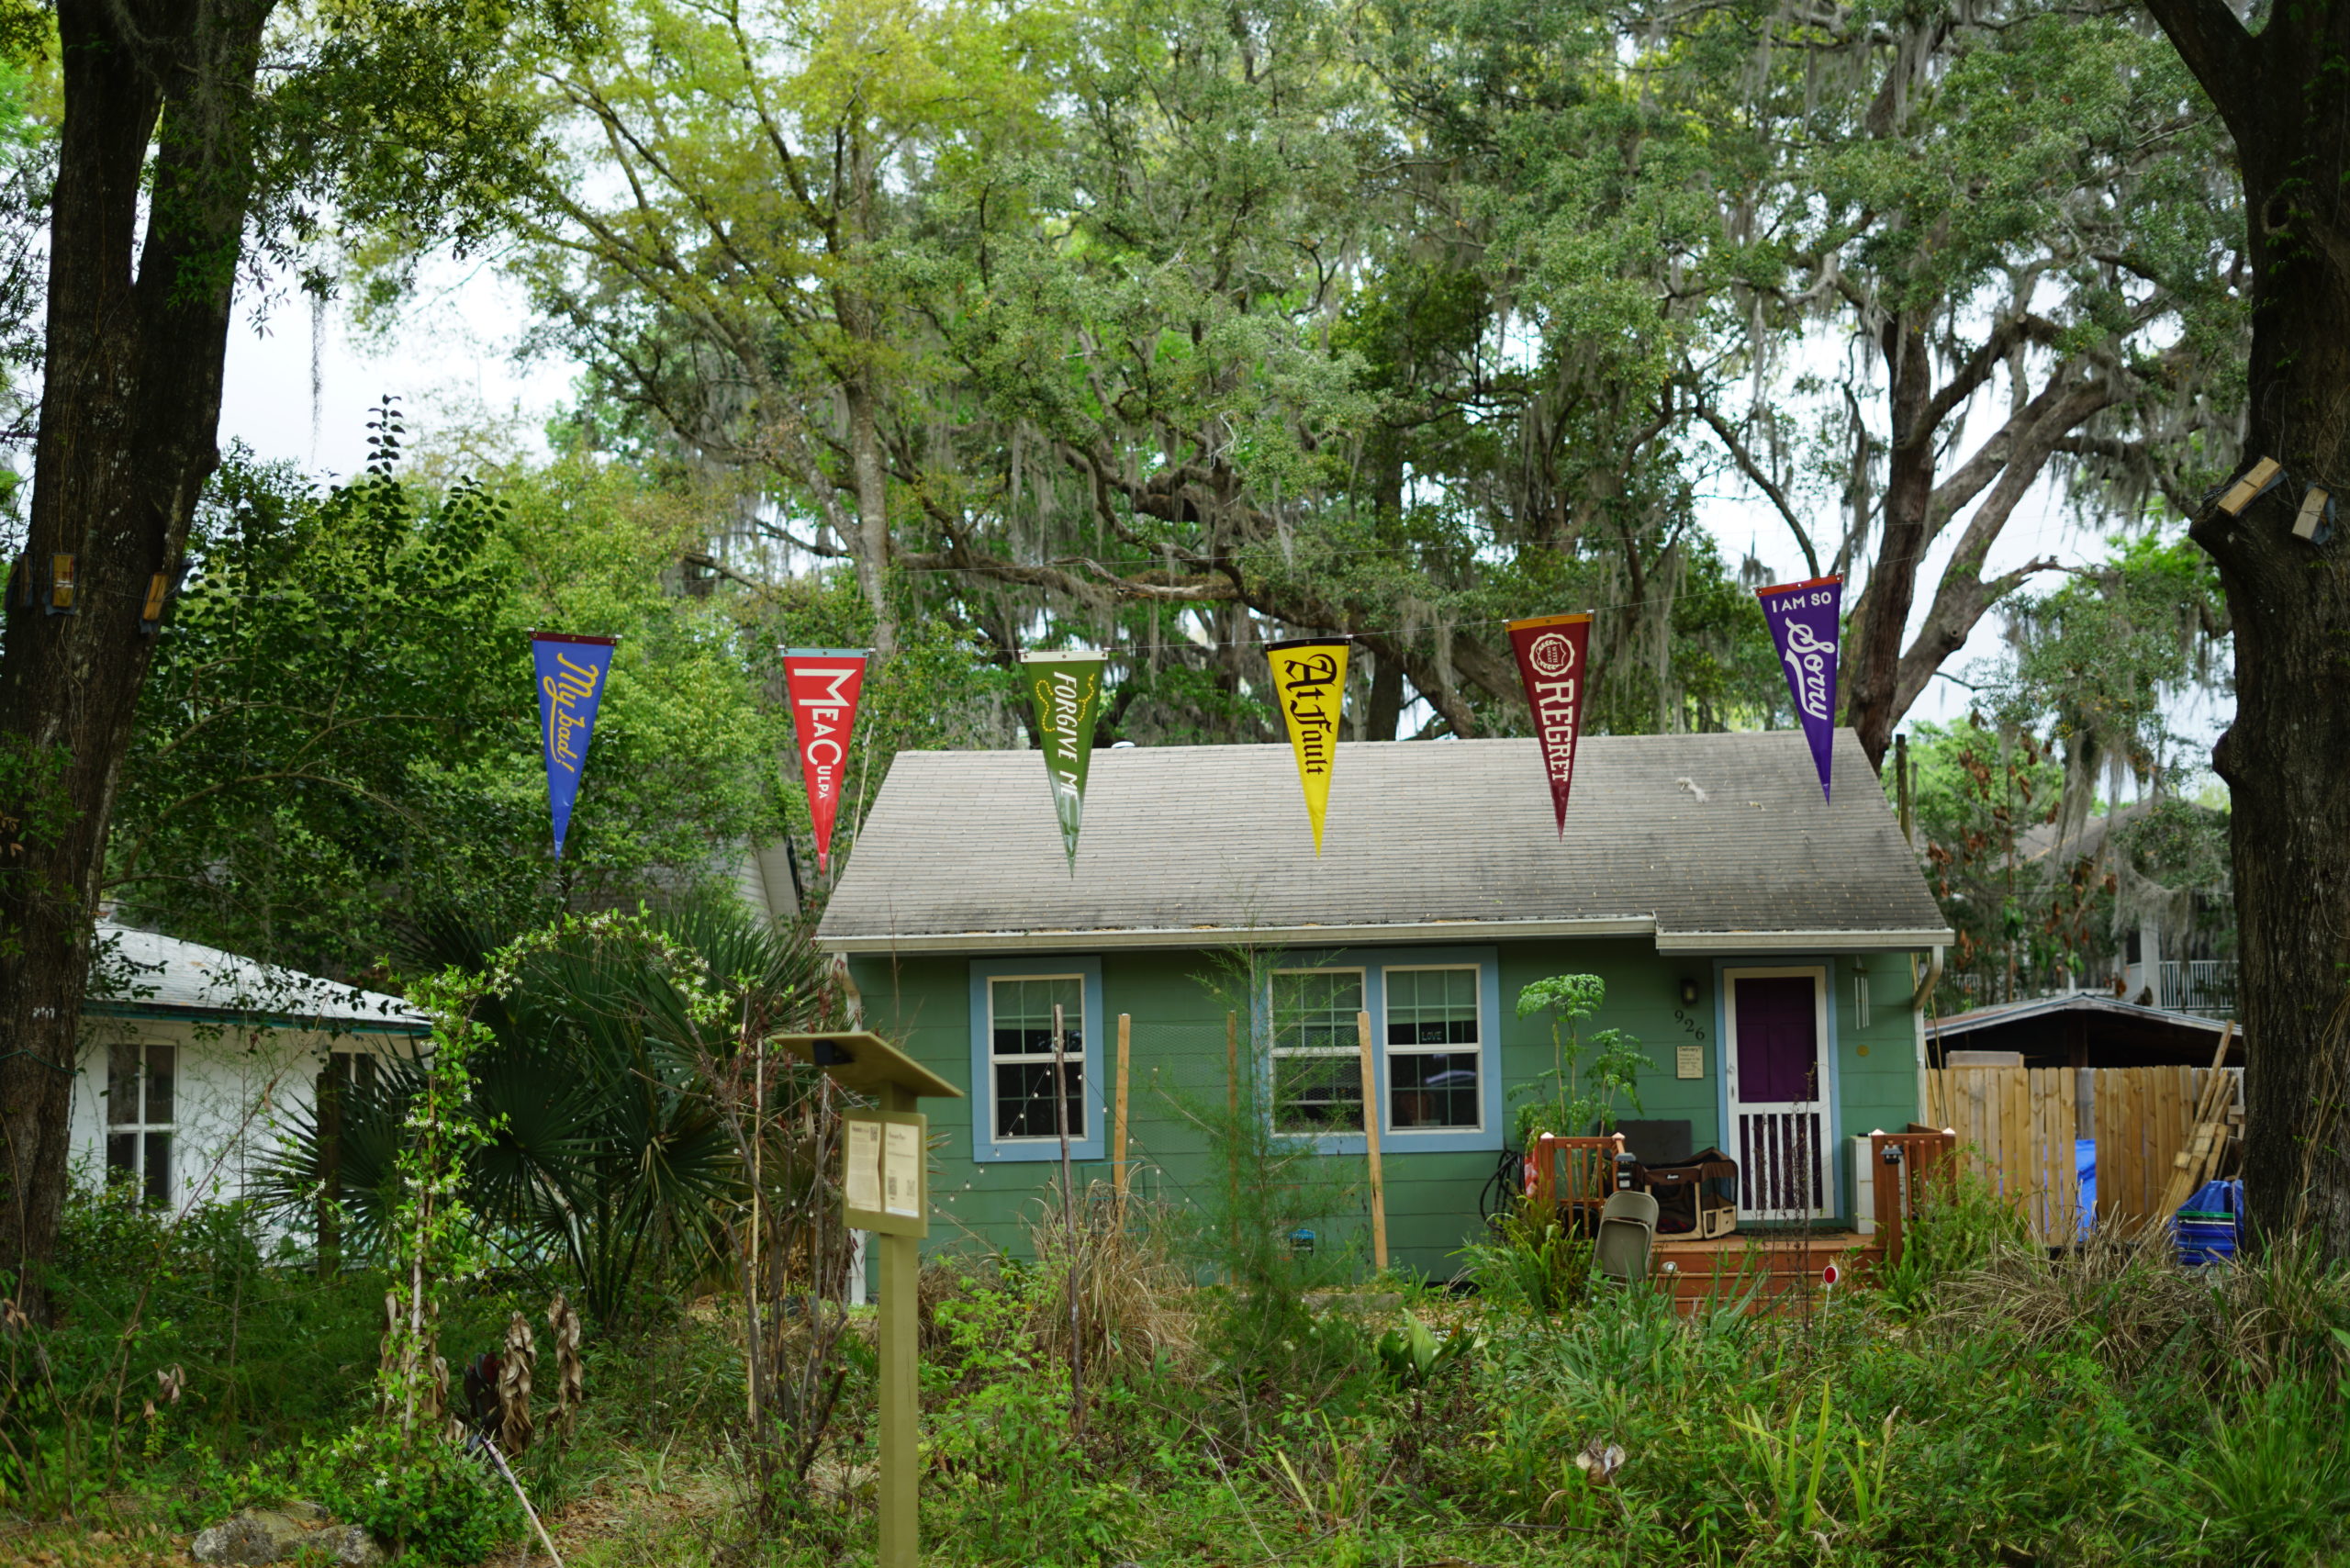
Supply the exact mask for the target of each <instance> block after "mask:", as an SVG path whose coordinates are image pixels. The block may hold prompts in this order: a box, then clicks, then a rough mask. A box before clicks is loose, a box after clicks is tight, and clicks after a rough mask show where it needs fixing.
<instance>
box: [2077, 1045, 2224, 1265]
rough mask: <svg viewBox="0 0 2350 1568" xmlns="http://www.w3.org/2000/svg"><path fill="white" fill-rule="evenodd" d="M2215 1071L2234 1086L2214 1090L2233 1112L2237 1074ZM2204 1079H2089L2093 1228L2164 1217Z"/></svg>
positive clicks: (2172, 1070)
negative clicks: (2092, 1086)
mask: <svg viewBox="0 0 2350 1568" xmlns="http://www.w3.org/2000/svg"><path fill="white" fill-rule="evenodd" d="M2220 1071H2221V1072H2223V1073H2225V1074H2227V1075H2228V1077H2229V1078H2231V1079H2232V1080H2233V1082H2232V1083H2229V1084H2227V1085H2224V1086H2222V1088H2221V1091H2220V1093H2221V1103H2223V1104H2225V1105H2228V1106H2229V1107H2231V1109H2233V1108H2235V1107H2239V1106H2241V1103H2242V1097H2243V1094H2244V1074H2243V1071H2242V1070H2240V1069H2237V1068H2232V1067H2223V1068H2221V1069H2220ZM2210 1076H2211V1070H2210V1069H2209V1068H2200V1067H2129V1068H2110V1069H2108V1070H2105V1071H2102V1072H2099V1073H2098V1074H2097V1075H2096V1077H2097V1110H2096V1123H2097V1222H2098V1225H2099V1226H2103V1227H2106V1228H2109V1229H2112V1228H2119V1229H2125V1230H2126V1229H2132V1228H2135V1227H2137V1226H2143V1224H2144V1223H2145V1222H2146V1221H2147V1220H2149V1219H2153V1218H2155V1217H2157V1216H2161V1215H2164V1211H2165V1198H2166V1196H2167V1194H2166V1193H2165V1189H2166V1188H2170V1187H2171V1186H2172V1180H2173V1177H2174V1176H2175V1175H2177V1170H2178V1165H2177V1160H2178V1156H2179V1154H2180V1153H2181V1152H2182V1151H2183V1150H2185V1149H2186V1148H2188V1145H2189V1144H2190V1142H2191V1141H2192V1140H2193V1138H2194V1136H2195V1108H2196V1106H2197V1105H2199V1103H2201V1101H2202V1094H2203V1087H2204V1084H2205V1082H2206V1081H2208V1080H2209V1079H2210ZM2180 1195H2181V1196H2182V1197H2184V1196H2185V1194H2183V1193H2182V1194H2180Z"/></svg>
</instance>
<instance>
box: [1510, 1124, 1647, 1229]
mask: <svg viewBox="0 0 2350 1568" xmlns="http://www.w3.org/2000/svg"><path fill="white" fill-rule="evenodd" d="M1623 1152H1624V1135H1623V1134H1622V1133H1609V1134H1608V1135H1607V1136H1606V1137H1555V1136H1553V1135H1552V1134H1550V1133H1544V1134H1542V1135H1541V1136H1540V1137H1537V1138H1536V1139H1535V1140H1534V1148H1533V1149H1532V1150H1531V1151H1529V1152H1528V1154H1527V1162H1528V1163H1529V1164H1530V1165H1532V1166H1533V1168H1534V1169H1533V1173H1532V1174H1533V1180H1532V1182H1530V1183H1529V1191H1530V1192H1531V1194H1532V1196H1533V1199H1534V1203H1535V1205H1536V1207H1537V1208H1538V1209H1539V1210H1540V1211H1541V1212H1543V1213H1545V1214H1550V1213H1555V1212H1561V1211H1564V1212H1563V1213H1562V1214H1561V1217H1563V1218H1565V1219H1566V1220H1568V1222H1569V1224H1570V1225H1571V1226H1572V1225H1573V1224H1574V1223H1576V1222H1580V1223H1582V1224H1583V1226H1584V1227H1585V1228H1596V1227H1597V1226H1598V1224H1599V1208H1600V1205H1601V1204H1605V1203H1606V1201H1607V1194H1609V1193H1613V1192H1614V1191H1615V1190H1616V1157H1617V1155H1619V1154H1621V1153H1623Z"/></svg>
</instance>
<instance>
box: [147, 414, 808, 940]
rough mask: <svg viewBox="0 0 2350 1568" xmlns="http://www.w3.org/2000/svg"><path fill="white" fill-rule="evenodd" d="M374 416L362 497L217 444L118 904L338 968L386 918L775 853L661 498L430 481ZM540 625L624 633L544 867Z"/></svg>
mask: <svg viewBox="0 0 2350 1568" xmlns="http://www.w3.org/2000/svg"><path fill="white" fill-rule="evenodd" d="M376 427H377V428H376V433H375V435H374V436H373V437H372V438H371V441H372V443H373V445H374V449H375V450H374V455H373V458H372V459H371V462H370V465H369V467H368V469H367V471H366V473H365V474H364V475H363V476H361V477H359V478H358V479H356V480H354V481H353V482H352V483H351V484H349V485H345V486H342V487H337V488H334V489H331V490H329V491H326V492H325V493H323V494H320V493H318V492H316V491H314V490H312V489H311V488H310V487H308V485H307V484H306V483H304V482H303V481H301V480H300V479H298V478H297V476H294V475H293V474H292V473H291V472H290V471H289V470H287V469H285V468H283V467H267V466H263V465H256V464H254V463H252V462H251V461H250V460H249V459H245V458H242V457H240V456H237V455H234V454H232V456H231V458H230V460H229V462H228V463H227V464H225V465H223V467H222V469H221V471H220V473H219V475H218V476H217V477H216V479H215V481H214V483H213V486H212V487H211V489H210V490H209V491H208V492H207V502H206V505H205V508H204V510H202V512H201V514H200V516H199V519H198V539H197V543H196V546H195V550H194V554H195V560H196V566H195V575H194V577H193V578H192V580H191V581H190V583H189V585H188V586H187V588H185V591H184V592H183V593H182V594H181V596H180V598H179V600H178V602H177V604H176V606H175V607H174V609H173V611H172V614H171V616H170V618H169V620H168V621H167V622H166V624H165V626H164V629H163V633H162V637H161V640H160V642H159V644H158V646H157V649H156V655H155V663H154V667H153V671H152V673H151V676H150V678H149V679H148V681H147V683H146V686H145V688H144V689H143V692H142V695H141V699H140V703H141V706H140V723H139V728H138V731H137V734H136V736H135V738H134V742H133V745H132V750H131V753H130V756H129V759H128V761H127V762H126V763H125V766H124V785H123V792H122V797H121V801H120V803H119V805H118V807H117V813H116V829H115V833H114V837H113V849H112V859H111V863H110V868H109V871H110V877H111V879H112V882H113V886H114V887H115V889H116V890H117V897H118V898H119V899H120V900H121V902H122V904H123V906H124V911H125V913H126V914H127V915H129V917H131V918H133V919H140V920H147V921H151V922H154V923H157V924H162V925H164V926H165V927H167V928H168V929H171V930H172V931H173V932H174V933H175V934H178V935H185V936H189V937H194V938H197V939H200V940H204V941H208V942H212V943H215V944H217V945H218V946H224V947H227V948H229V949H230V950H232V951H239V952H244V953H250V954H252V955H254V956H257V957H261V958H274V959H278V960H281V961H285V962H289V963H292V964H294V965H296V966H297V967H301V968H306V969H310V970H312V971H323V972H327V973H331V974H338V975H341V974H350V973H353V972H355V971H363V970H365V969H368V968H370V967H371V966H373V965H374V964H375V963H376V962H378V961H379V960H380V959H381V958H383V957H384V955H385V954H386V952H388V951H389V950H390V949H391V948H393V947H394V946H396V945H397V934H398V933H397V928H398V925H399V924H400V920H399V914H398V911H399V909H400V908H401V907H402V906H403V905H407V906H410V907H413V906H415V905H418V904H438V905H445V906H451V907H454V908H456V909H459V910H462V911H464V912H465V913H466V915H467V916H468V917H469V918H472V919H475V920H478V921H484V922H488V923H492V924H508V925H510V926H520V925H523V924H531V923H532V922H534V921H536V920H539V919H543V918H544V917H545V916H546V915H547V914H548V913H552V912H554V911H557V910H560V909H562V908H564V907H566V905H576V904H581V903H589V902H599V901H615V902H618V901H624V900H627V899H632V898H633V897H635V896H638V895H642V894H644V893H649V892H653V891H655V890H656V888H658V889H661V890H666V891H672V892H674V891H676V890H678V889H679V888H680V886H683V887H684V888H687V889H690V888H691V887H693V886H694V885H696V884H697V883H707V882H714V881H716V880H718V879H719V877H720V874H721V870H722V866H721V862H722V859H723V857H726V856H727V855H729V854H740V853H742V852H743V851H744V849H745V848H747V847H748V846H750V845H752V844H755V843H758V842H762V841H767V842H771V841H772V840H773V838H774V836H775V835H776V834H778V833H779V832H780V830H781V822H780V818H779V812H778V806H777V800H776V793H775V786H774V781H773V780H774V775H773V771H772V769H773V767H774V762H773V758H774V757H775V756H776V755H777V753H778V751H780V750H782V749H783V746H782V744H781V741H780V736H779V732H778V716H777V715H775V714H773V713H770V712H767V711H763V710H762V708H761V707H760V705H759V702H758V700H757V696H756V691H755V685H754V677H753V676H752V674H751V673H750V672H749V671H747V670H746V669H745V668H744V661H743V659H742V658H741V656H740V652H739V644H738V642H737V639H736V635H735V633H734V630H733V624H732V622H729V621H727V620H726V619H725V618H724V617H723V616H721V615H719V614H717V613H715V612H713V611H712V610H710V609H709V607H707V606H705V605H703V604H701V603H699V601H695V600H690V599H678V598H676V597H674V596H671V595H669V594H667V593H666V592H665V591H664V589H663V588H662V586H661V582H660V576H659V574H660V567H661V565H662V564H663V561H664V559H665V553H666V552H672V551H674V549H675V546H674V543H669V541H668V536H667V531H668V529H669V528H670V527H671V526H672V522H671V521H670V520H669V519H668V518H667V517H666V510H665V506H664V503H663V500H662V498H661V497H660V496H659V495H658V494H657V493H653V492H650V491H648V490H647V489H646V488H644V487H639V486H634V485H632V483H631V482H630V481H629V480H628V478H627V476H625V475H624V474H621V473H615V472H613V471H610V470H604V471H600V472H599V471H595V470H592V469H589V468H588V467H586V466H585V465H556V466H554V467H553V468H550V469H548V470H546V471H544V472H543V473H538V474H525V475H520V476H504V477H498V478H495V479H493V480H491V481H488V482H484V483H476V482H474V481H472V480H465V479H461V480H458V481H456V482H454V483H453V484H450V485H448V486H446V487H442V488H439V489H435V488H432V487H429V486H428V485H426V484H424V483H422V482H420V480H419V479H417V478H416V477H414V476H409V475H406V474H404V473H403V472H402V470H401V468H400V466H399V465H400V463H401V461H402V452H401V448H400V444H399V432H398V422H397V417H396V416H394V415H392V414H390V413H389V412H386V414H384V415H383V416H382V417H381V418H379V420H377V421H376ZM669 558H674V557H673V556H671V557H669ZM537 626H557V627H563V628H565V629H569V630H592V631H598V632H606V633H618V634H621V636H622V639H623V640H622V644H621V653H620V655H619V657H618V658H617V659H616V661H615V665H614V668H613V673H612V678H611V682H610V688H609V689H608V691H607V693H606V697H605V700H604V702H603V705H602V709H601V711H600V713H599V719H598V723H597V729H596V736H595V741H594V747H593V755H592V756H591V757H590V759H589V765H588V770H587V774H586V778H585V780H584V782H583V786H582V789H581V792H580V797H579V802H578V806H577V810H576V814H575V816H574V818H573V823H572V828H571V833H570V835H569V837H568V839H567V841H566V845H565V856H564V858H563V860H562V861H561V862H559V863H557V862H553V861H551V859H550V857H549V856H548V853H547V848H546V846H547V841H548V840H547V834H548V826H547V817H546V785H545V780H544V774H543V764H542V761H541V758H540V748H539V741H538V708H537V701H538V700H537V696H536V693H535V688H534V686H533V684H532V675H531V664H530V655H529V643H528V633H529V632H530V631H531V629H532V628H533V627H537Z"/></svg>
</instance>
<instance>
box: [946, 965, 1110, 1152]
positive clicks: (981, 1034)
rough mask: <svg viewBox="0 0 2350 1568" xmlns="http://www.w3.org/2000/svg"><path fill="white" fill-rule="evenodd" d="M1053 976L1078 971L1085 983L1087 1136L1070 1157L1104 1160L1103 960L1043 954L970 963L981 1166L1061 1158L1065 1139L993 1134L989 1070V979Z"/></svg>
mask: <svg viewBox="0 0 2350 1568" xmlns="http://www.w3.org/2000/svg"><path fill="white" fill-rule="evenodd" d="M1054 975H1077V976H1079V977H1080V978H1081V979H1082V980H1083V981H1084V996H1085V1017H1084V1020H1083V1021H1082V1022H1081V1023H1080V1025H1079V1027H1080V1028H1081V1029H1082V1030H1083V1031H1084V1036H1085V1047H1084V1049H1083V1050H1081V1051H1080V1052H1079V1053H1078V1055H1079V1058H1080V1060H1081V1061H1082V1062H1083V1064H1084V1065H1083V1067H1082V1069H1081V1071H1082V1073H1083V1075H1084V1081H1083V1085H1082V1088H1081V1090H1080V1092H1081V1093H1082V1094H1083V1095H1084V1098H1085V1127H1086V1135H1085V1137H1078V1138H1071V1139H1069V1158H1070V1159H1102V1143H1103V1139H1104V1130H1103V1127H1102V1122H1103V1120H1104V1118H1105V1116H1106V1114H1107V1110H1106V1107H1105V1105H1104V1103H1103V1100H1102V1023H1103V1019H1104V1017H1105V1014H1103V1012H1102V960H1101V959H1099V958H1074V957H1066V956H1054V955H1050V954H1042V955H1038V956H1035V957H1033V958H975V959H973V960H972V961H971V1158H972V1159H974V1160H977V1161H978V1162H979V1163H980V1164H982V1165H995V1164H1004V1163H1008V1162H1012V1161H1015V1160H1024V1159H1059V1158H1060V1157H1061V1143H1060V1139H1058V1138H1057V1137H1048V1138H1013V1139H1000V1138H998V1137H996V1136H995V1074H994V1073H993V1072H992V1071H990V1063H989V1055H988V1047H989V1024H988V982H989V981H990V980H1013V979H1021V978H1026V979H1042V978H1046V977H1050V976H1054Z"/></svg>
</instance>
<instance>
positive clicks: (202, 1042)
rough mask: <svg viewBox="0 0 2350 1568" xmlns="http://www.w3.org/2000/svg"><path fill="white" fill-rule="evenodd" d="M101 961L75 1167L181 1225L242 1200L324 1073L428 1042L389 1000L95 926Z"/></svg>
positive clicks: (82, 1077)
mask: <svg viewBox="0 0 2350 1568" xmlns="http://www.w3.org/2000/svg"><path fill="white" fill-rule="evenodd" d="M95 952H96V954H97V958H96V959H95V962H94V964H93V973H92V976H91V982H92V983H91V993H92V994H91V996H90V998H89V1000H88V1001H87V1002H84V1004H83V1008H82V1046H81V1057H80V1060H79V1062H78V1063H77V1066H78V1069H79V1071H78V1073H77V1075H76V1081H75V1083H74V1086H73V1158H74V1159H75V1161H76V1162H77V1164H79V1163H86V1165H87V1167H88V1168H89V1170H90V1173H91V1174H92V1175H94V1176H95V1175H97V1174H99V1173H101V1172H103V1173H105V1174H106V1175H108V1176H112V1175H113V1173H115V1172H117V1171H118V1172H121V1173H123V1175H124V1176H126V1177H128V1179H129V1180H130V1181H132V1182H136V1183H137V1184H138V1185H139V1187H140V1190H141V1191H142V1192H143V1193H144V1194H145V1195H146V1198H147V1200H148V1201H149V1202H150V1203H151V1204H157V1205H159V1206H163V1207H168V1208H170V1209H172V1210H174V1211H176V1212H181V1213H185V1211H187V1210H188V1209H190V1208H193V1207H195V1206H196V1204H201V1203H207V1202H211V1201H215V1200H219V1199H226V1198H233V1197H236V1196H238V1195H240V1194H241V1193H243V1192H244V1190H245V1186H246V1183H247V1182H248V1180H249V1179H250V1177H251V1176H252V1173H253V1172H254V1171H255V1170H257V1169H258V1167H259V1166H260V1164H261V1163H262V1161H263V1159H264V1158H265V1157H266V1156H267V1154H268V1153H269V1152H270V1150H271V1149H272V1148H274V1147H275V1145H276V1144H277V1142H278V1140H279V1138H280V1137H281V1136H282V1135H281V1130H280V1129H281V1128H282V1127H283V1126H285V1123H286V1122H287V1121H289V1120H307V1119H308V1117H309V1116H310V1115H311V1114H313V1112H314V1111H315V1110H316V1107H317V1103H318V1081H319V1074H320V1073H322V1072H328V1071H332V1072H336V1073H338V1074H340V1075H341V1076H342V1077H343V1078H344V1080H345V1081H349V1080H350V1079H351V1078H352V1077H353V1076H372V1074H373V1072H374V1070H375V1058H381V1057H384V1056H395V1055H396V1056H410V1055H413V1054H415V1053H416V1052H417V1051H419V1050H420V1049H421V1047H422V1046H423V1038H422V1036H425V1035H426V1034H428V1033H429V1032H430V1030H431V1024H430V1021H429V1020H428V1019H427V1018H426V1017H425V1015H424V1014H422V1013H420V1012H418V1011H417V1010H416V1009H415V1008H412V1007H410V1006H409V1005H408V1003H407V1002H403V1001H401V1000H400V999H399V998H398V997H397V996H386V995H385V994H383V993H382V992H380V991H362V990H360V989H358V988H356V987H353V986H347V985H337V984H335V983H334V982H333V981H331V980H321V979H319V977H318V976H316V975H307V974H303V973H301V972H299V971H297V970H294V969H278V968H275V967H274V966H271V965H267V964H263V963H259V962H256V961H255V960H253V959H252V958H240V957H238V956H237V955H236V954H234V953H224V952H222V951H221V950H220V949H219V948H218V947H207V946H203V945H202V944H200V943H196V942H183V941H180V940H179V939H178V938H176V937H172V936H160V935H156V934H155V933H153V932H151V931H132V930H128V929H126V928H123V927H120V926H110V925H101V926H99V927H98V932H97V940H96V943H95Z"/></svg>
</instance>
